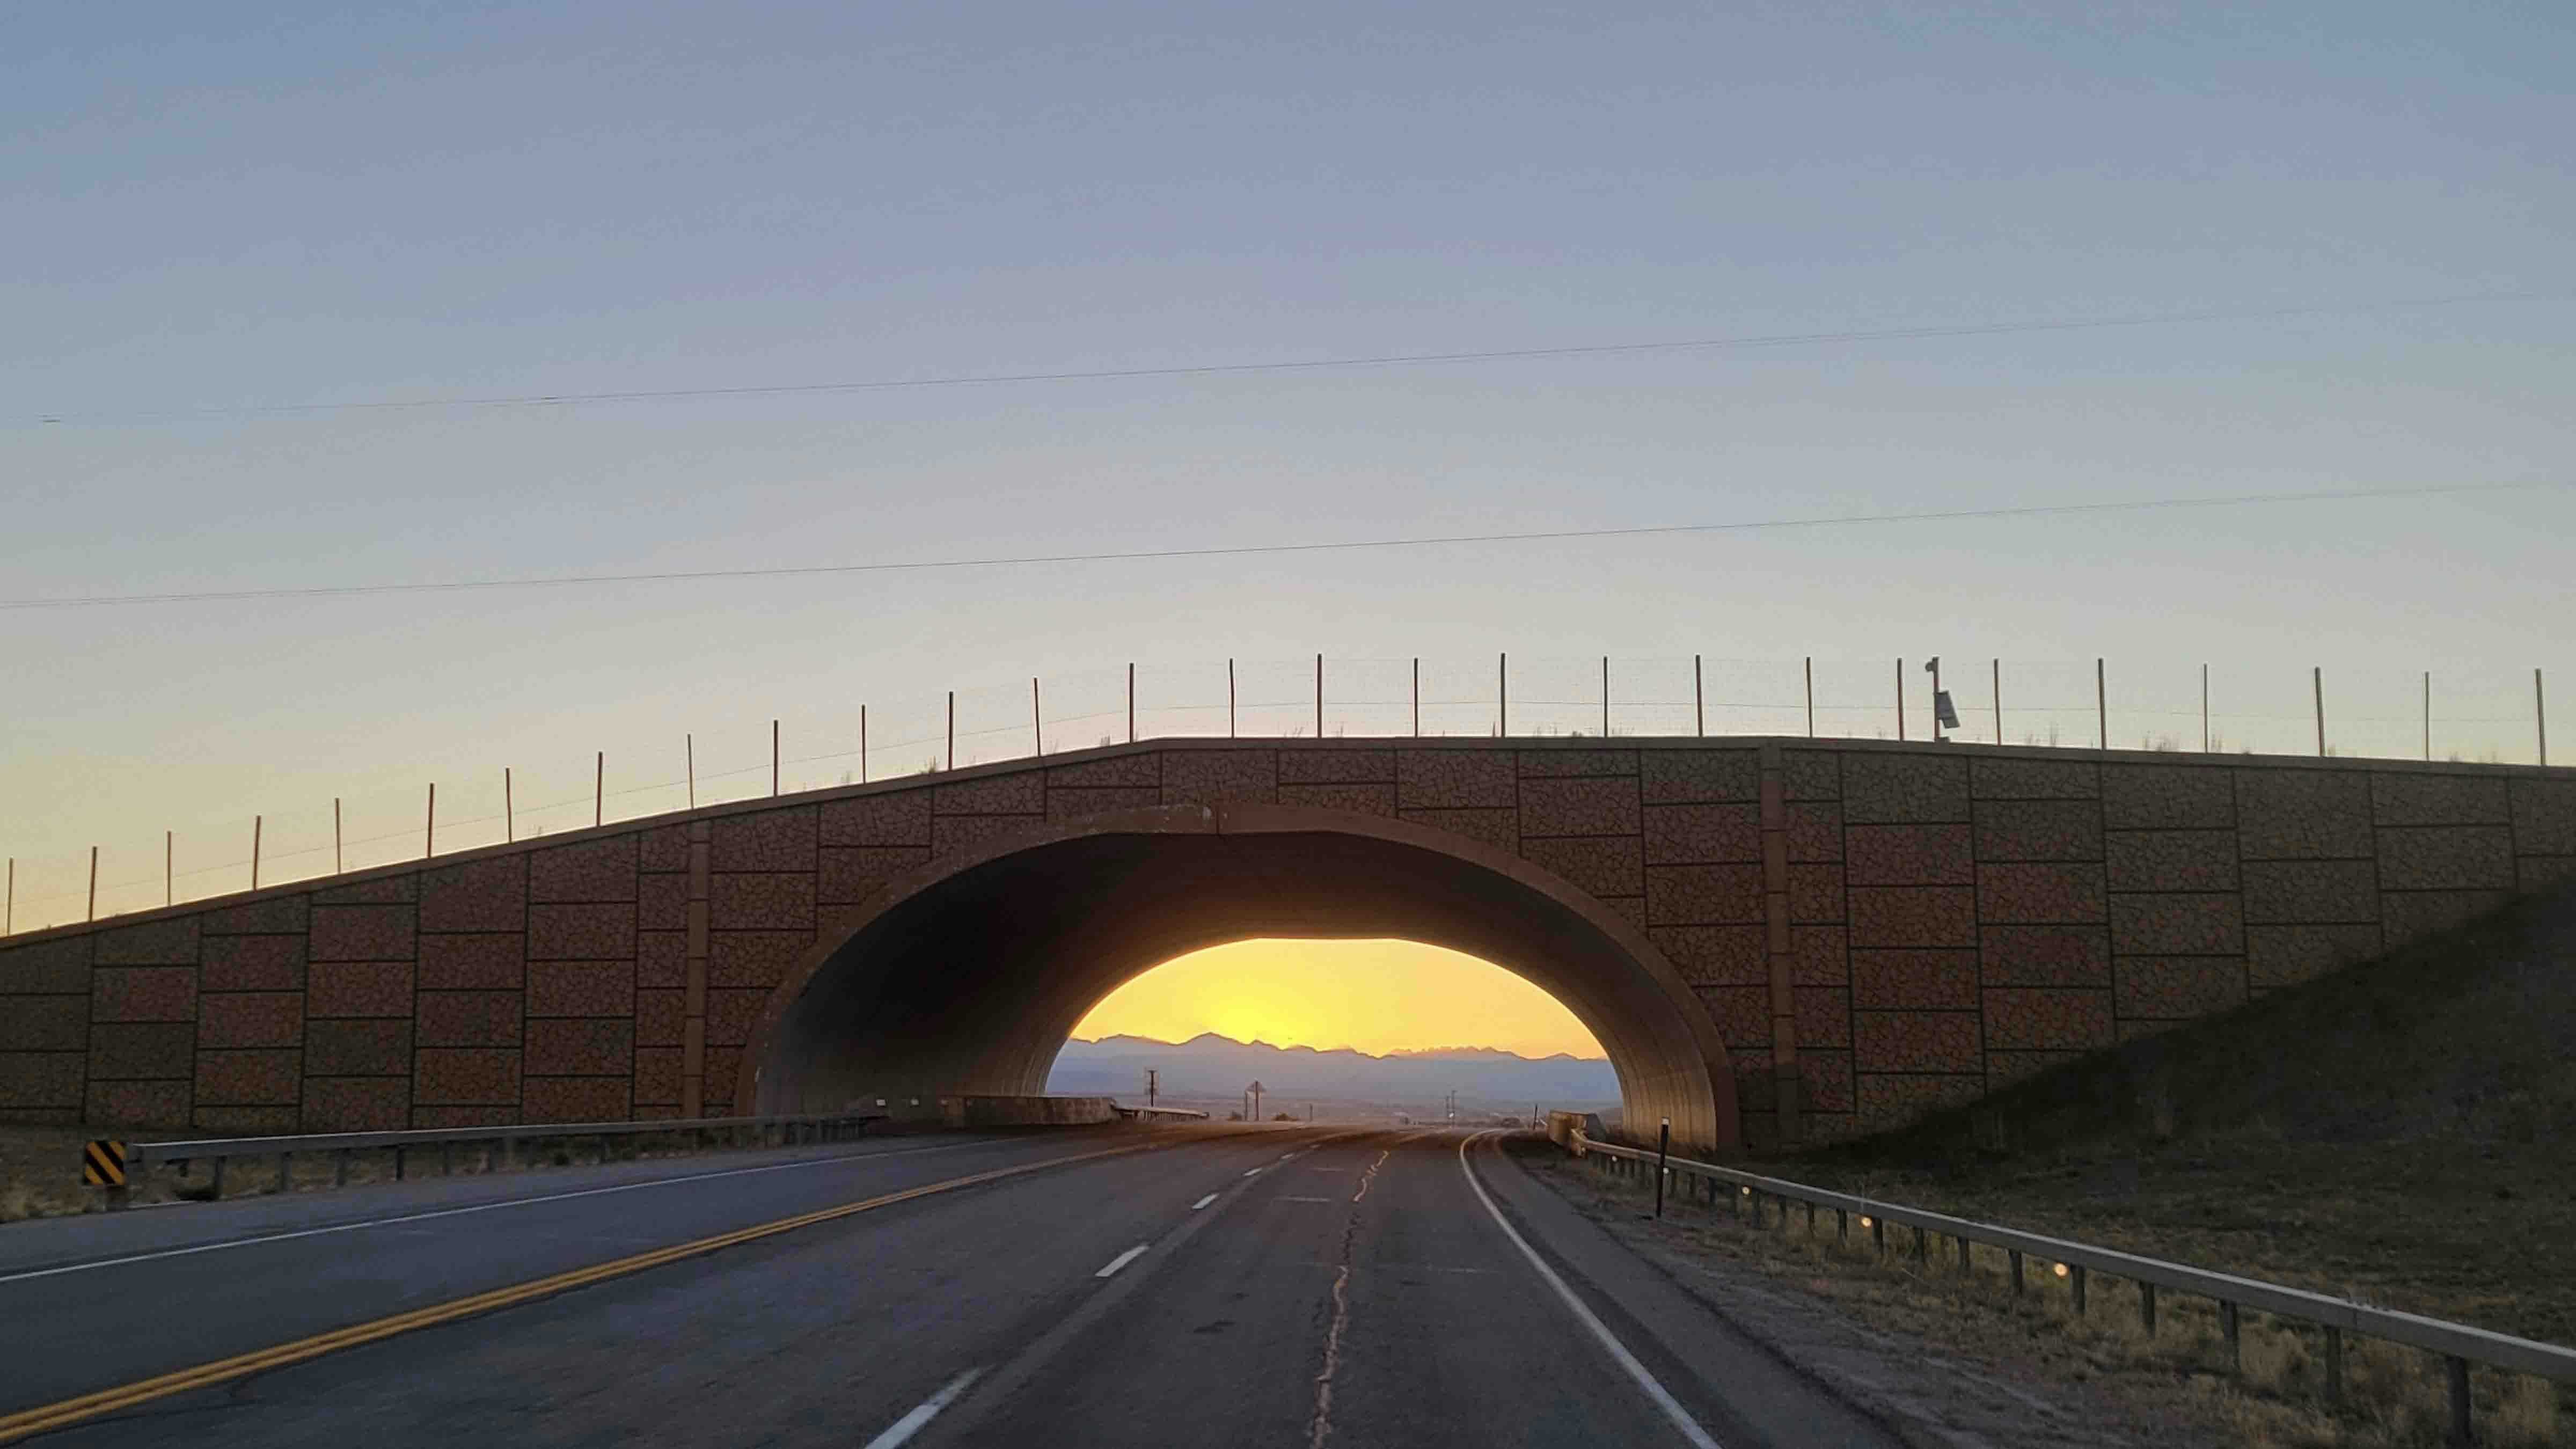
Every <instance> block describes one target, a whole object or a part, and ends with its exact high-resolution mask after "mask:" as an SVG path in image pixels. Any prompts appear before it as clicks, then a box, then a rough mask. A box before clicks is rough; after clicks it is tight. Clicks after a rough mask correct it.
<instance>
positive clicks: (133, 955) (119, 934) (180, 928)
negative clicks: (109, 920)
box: [94, 916, 197, 966]
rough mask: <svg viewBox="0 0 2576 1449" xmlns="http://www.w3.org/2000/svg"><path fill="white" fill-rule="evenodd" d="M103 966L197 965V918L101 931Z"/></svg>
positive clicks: (100, 955)
mask: <svg viewBox="0 0 2576 1449" xmlns="http://www.w3.org/2000/svg"><path fill="white" fill-rule="evenodd" d="M97 950H98V954H97V956H96V957H95V958H94V960H95V961H96V963H97V964H98V965H101V966H194V965H196V964H197V920H196V918H195V917H194V916H181V917H178V918H177V919H175V920H167V921H146V922H144V923H142V924H141V925H136V926H119V927H117V928H116V929H114V930H110V931H101V932H99V933H98V948H97Z"/></svg>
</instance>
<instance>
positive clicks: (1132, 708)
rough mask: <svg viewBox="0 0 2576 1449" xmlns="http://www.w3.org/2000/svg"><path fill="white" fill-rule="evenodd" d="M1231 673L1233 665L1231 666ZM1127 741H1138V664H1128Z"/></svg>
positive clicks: (1131, 742)
mask: <svg viewBox="0 0 2576 1449" xmlns="http://www.w3.org/2000/svg"><path fill="white" fill-rule="evenodd" d="M1228 672H1229V673H1231V667H1230V666H1229V671H1228ZM1127 743H1129V744H1131V745H1132V744H1134V743H1136V666H1135V665H1134V664H1133V663H1130V664H1129V665H1128V666H1127Z"/></svg>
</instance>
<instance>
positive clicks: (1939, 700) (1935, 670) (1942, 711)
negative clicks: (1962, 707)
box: [1923, 654, 1959, 745]
mask: <svg viewBox="0 0 2576 1449" xmlns="http://www.w3.org/2000/svg"><path fill="white" fill-rule="evenodd" d="M1923 668H1924V671H1925V672H1926V673H1929V674H1930V675H1931V676H1932V743H1934V744H1936V745H1938V744H1944V743H1947V741H1946V740H1945V739H1944V738H1943V736H1942V734H1941V731H1942V730H1943V729H1944V728H1945V727H1946V728H1949V729H1957V728H1958V727H1959V711H1958V708H1957V706H1955V705H1953V704H1951V703H1950V691H1948V690H1946V689H1943V688H1942V687H1941V656H1940V655H1938V654H1935V655H1933V656H1932V657H1931V658H1929V659H1926V660H1924V661H1923Z"/></svg>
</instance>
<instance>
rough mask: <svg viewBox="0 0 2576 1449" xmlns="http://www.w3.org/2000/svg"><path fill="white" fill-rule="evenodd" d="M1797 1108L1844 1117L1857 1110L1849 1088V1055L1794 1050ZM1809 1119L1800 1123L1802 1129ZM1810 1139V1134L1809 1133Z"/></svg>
mask: <svg viewBox="0 0 2576 1449" xmlns="http://www.w3.org/2000/svg"><path fill="white" fill-rule="evenodd" d="M1798 1082H1799V1091H1800V1092H1801V1093H1802V1094H1803V1099H1802V1100H1801V1101H1800V1102H1799V1106H1800V1107H1802V1108H1803V1109H1805V1110H1806V1111H1807V1112H1810V1113H1819V1112H1821V1113H1848V1112H1851V1111H1852V1110H1854V1109H1855V1108H1856V1107H1857V1106H1858V1095H1857V1093H1856V1092H1855V1091H1854V1089H1853V1087H1852V1054H1851V1053H1850V1052H1847V1051H1808V1050H1807V1049H1806V1048H1804V1047H1800V1048H1799V1050H1798ZM1812 1121H1813V1118H1807V1119H1805V1120H1802V1121H1801V1123H1800V1124H1799V1125H1800V1126H1802V1127H1803V1126H1806V1125H1807V1124H1808V1123H1809V1122H1812ZM1809 1135H1810V1136H1813V1135H1814V1134H1812V1133H1810V1134H1809Z"/></svg>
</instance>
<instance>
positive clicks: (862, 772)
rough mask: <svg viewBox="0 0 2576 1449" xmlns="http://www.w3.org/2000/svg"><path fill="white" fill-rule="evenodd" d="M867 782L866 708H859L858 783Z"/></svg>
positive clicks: (861, 706) (864, 706) (862, 706)
mask: <svg viewBox="0 0 2576 1449" xmlns="http://www.w3.org/2000/svg"><path fill="white" fill-rule="evenodd" d="M867 782H868V707H867V706H866V705H864V704H863V705H860V706H859V783H860V784H862V785H864V784H866V783H867Z"/></svg>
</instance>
